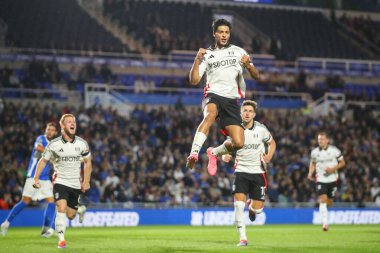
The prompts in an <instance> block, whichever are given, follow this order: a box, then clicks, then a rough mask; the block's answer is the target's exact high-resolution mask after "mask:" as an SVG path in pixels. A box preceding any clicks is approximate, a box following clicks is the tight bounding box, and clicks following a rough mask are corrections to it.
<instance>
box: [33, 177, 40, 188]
mask: <svg viewBox="0 0 380 253" xmlns="http://www.w3.org/2000/svg"><path fill="white" fill-rule="evenodd" d="M40 187H41V185H40V180H38V179H34V182H33V188H36V189H38V188H40Z"/></svg>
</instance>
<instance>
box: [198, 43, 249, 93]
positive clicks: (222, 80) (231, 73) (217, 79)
mask: <svg viewBox="0 0 380 253" xmlns="http://www.w3.org/2000/svg"><path fill="white" fill-rule="evenodd" d="M243 55H248V53H247V52H246V51H245V50H244V49H242V48H240V47H237V46H235V45H228V46H227V47H223V48H220V49H219V48H215V47H209V48H207V49H206V54H205V55H204V57H203V59H202V62H201V64H200V65H199V77H202V76H203V75H204V74H206V86H205V88H204V91H205V94H208V93H214V94H216V95H219V96H222V97H226V98H232V99H235V98H239V99H241V98H244V97H245V90H246V84H245V81H244V78H243V70H244V66H243V64H242V63H241V62H240V60H241V58H242V57H243Z"/></svg>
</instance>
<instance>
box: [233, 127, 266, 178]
mask: <svg viewBox="0 0 380 253" xmlns="http://www.w3.org/2000/svg"><path fill="white" fill-rule="evenodd" d="M244 138H245V141H244V146H243V148H241V149H239V150H238V151H237V152H236V159H235V172H245V173H251V174H261V173H264V172H265V168H263V166H265V162H264V159H263V157H264V154H265V146H264V144H265V143H268V142H270V141H271V140H272V135H271V134H270V132H269V131H268V129H267V128H266V126H265V125H264V124H261V123H260V122H257V121H255V122H254V123H253V126H252V128H246V129H245V130H244Z"/></svg>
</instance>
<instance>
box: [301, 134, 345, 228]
mask: <svg viewBox="0 0 380 253" xmlns="http://www.w3.org/2000/svg"><path fill="white" fill-rule="evenodd" d="M329 141H330V140H329V136H328V134H327V133H326V132H320V133H319V134H318V145H319V147H317V148H315V149H313V151H311V162H310V166H309V174H308V176H307V178H308V179H309V180H314V178H313V175H314V172H316V179H315V180H316V182H317V190H318V195H319V212H320V214H321V216H322V229H323V231H328V230H329V225H328V222H327V218H328V211H327V206H331V205H332V204H333V201H334V196H335V192H336V190H337V188H338V184H337V181H338V178H339V175H338V170H340V169H342V168H343V167H344V166H345V165H346V162H345V161H344V159H343V155H342V152H341V151H340V150H339V149H338V148H337V147H335V146H333V145H330V144H329Z"/></svg>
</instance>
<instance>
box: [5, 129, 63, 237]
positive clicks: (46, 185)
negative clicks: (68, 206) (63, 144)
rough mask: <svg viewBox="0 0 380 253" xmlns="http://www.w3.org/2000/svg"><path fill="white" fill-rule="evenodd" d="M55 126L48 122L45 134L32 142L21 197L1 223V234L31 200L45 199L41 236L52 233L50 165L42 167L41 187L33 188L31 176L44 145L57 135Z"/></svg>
mask: <svg viewBox="0 0 380 253" xmlns="http://www.w3.org/2000/svg"><path fill="white" fill-rule="evenodd" d="M57 132H58V131H57V126H56V124H55V123H48V124H47V125H46V129H45V135H40V136H38V137H37V139H36V141H35V142H34V148H33V151H32V155H31V156H30V161H29V165H28V172H27V179H26V181H25V185H24V190H23V192H22V199H21V201H20V202H19V203H17V204H16V205H15V206H14V207H13V208H12V210H11V211H10V213H9V215H8V217H7V218H6V219H5V221H4V222H3V223H2V224H1V234H2V235H3V236H5V235H6V233H7V230H8V228H9V226H10V224H11V222H12V220H13V219H14V218H15V217H16V216H17V215H18V214H19V213H20V212H21V211H22V210H23V209H24V208H25V207H26V206H28V205H29V203H30V202H31V201H32V200H41V199H45V200H46V202H47V203H48V204H47V206H46V209H45V212H44V218H43V220H44V224H43V226H42V231H41V236H42V237H51V236H52V235H53V234H54V216H55V206H54V198H53V184H52V183H51V181H50V178H49V176H50V165H49V164H46V166H44V167H42V172H41V182H40V184H41V188H40V189H35V188H33V182H34V181H33V177H34V175H35V174H36V168H37V163H38V160H39V159H40V157H41V154H42V152H44V150H45V147H46V146H47V145H48V144H49V142H50V141H51V140H52V139H53V138H55V137H56V135H57Z"/></svg>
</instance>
